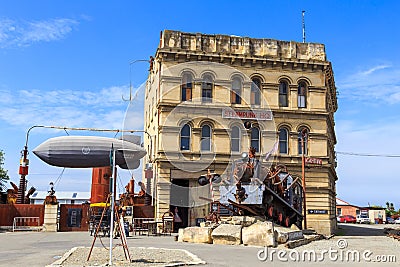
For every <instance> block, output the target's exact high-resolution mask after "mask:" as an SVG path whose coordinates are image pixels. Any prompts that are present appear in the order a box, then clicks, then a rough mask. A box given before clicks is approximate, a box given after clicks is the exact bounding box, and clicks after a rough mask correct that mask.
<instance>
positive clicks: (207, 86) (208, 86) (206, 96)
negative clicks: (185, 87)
mask: <svg viewBox="0 0 400 267" xmlns="http://www.w3.org/2000/svg"><path fill="white" fill-rule="evenodd" d="M213 86H214V85H213V78H212V77H211V75H209V74H206V75H204V76H203V82H202V83H201V97H202V98H201V99H202V101H203V102H205V103H209V102H212V91H213Z"/></svg>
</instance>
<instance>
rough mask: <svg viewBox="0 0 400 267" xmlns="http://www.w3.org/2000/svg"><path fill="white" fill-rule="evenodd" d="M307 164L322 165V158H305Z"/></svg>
mask: <svg viewBox="0 0 400 267" xmlns="http://www.w3.org/2000/svg"><path fill="white" fill-rule="evenodd" d="M305 161H306V164H316V165H322V159H317V158H305Z"/></svg>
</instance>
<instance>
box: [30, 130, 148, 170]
mask: <svg viewBox="0 0 400 267" xmlns="http://www.w3.org/2000/svg"><path fill="white" fill-rule="evenodd" d="M130 141H131V140H130ZM130 141H126V140H121V139H116V138H109V137H101V136H61V137H54V138H50V139H48V140H46V141H45V142H43V143H42V144H40V145H39V146H37V147H36V148H35V149H34V150H33V153H34V154H35V155H36V156H38V157H39V158H40V159H41V160H43V161H44V162H46V163H47V164H50V165H52V166H57V167H65V168H96V167H105V166H110V162H111V160H110V159H111V157H110V155H111V151H112V150H114V151H115V164H116V165H118V166H119V167H120V168H123V169H136V168H138V167H139V165H140V159H141V158H143V157H144V156H145V155H146V150H145V149H144V148H143V147H141V146H140V145H138V144H135V143H133V142H130Z"/></svg>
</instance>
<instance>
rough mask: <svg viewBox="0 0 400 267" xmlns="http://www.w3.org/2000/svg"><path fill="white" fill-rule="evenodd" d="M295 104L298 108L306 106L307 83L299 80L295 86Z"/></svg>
mask: <svg viewBox="0 0 400 267" xmlns="http://www.w3.org/2000/svg"><path fill="white" fill-rule="evenodd" d="M297 106H298V107H299V108H305V107H307V84H306V83H305V82H299V85H298V87H297Z"/></svg>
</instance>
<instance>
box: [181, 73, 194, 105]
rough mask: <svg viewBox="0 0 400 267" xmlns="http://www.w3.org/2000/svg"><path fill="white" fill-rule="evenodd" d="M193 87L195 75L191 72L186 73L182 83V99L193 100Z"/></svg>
mask: <svg viewBox="0 0 400 267" xmlns="http://www.w3.org/2000/svg"><path fill="white" fill-rule="evenodd" d="M192 89H193V76H192V74H190V73H184V74H183V76H182V83H181V100H182V101H191V100H192Z"/></svg>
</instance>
